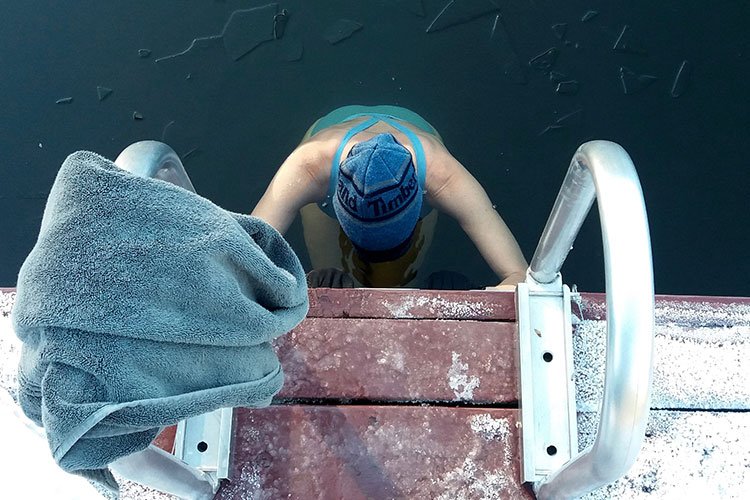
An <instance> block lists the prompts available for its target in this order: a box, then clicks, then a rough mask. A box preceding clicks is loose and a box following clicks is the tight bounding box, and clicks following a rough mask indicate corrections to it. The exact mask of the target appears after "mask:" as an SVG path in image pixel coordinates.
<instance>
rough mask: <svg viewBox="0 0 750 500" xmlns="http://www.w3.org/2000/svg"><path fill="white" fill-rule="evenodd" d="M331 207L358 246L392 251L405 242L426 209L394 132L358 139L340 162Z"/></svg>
mask: <svg viewBox="0 0 750 500" xmlns="http://www.w3.org/2000/svg"><path fill="white" fill-rule="evenodd" d="M333 208H334V210H335V212H336V218H337V219H338V220H339V223H340V224H341V228H342V229H343V230H344V232H345V233H346V235H347V236H348V237H349V239H350V240H351V241H352V243H353V244H354V245H355V246H357V247H360V248H362V249H365V250H388V249H391V248H394V247H396V246H398V245H400V244H403V243H404V242H405V240H407V239H408V238H409V237H410V235H411V234H412V232H413V231H414V227H415V226H416V224H417V221H418V220H419V214H420V211H421V210H422V192H421V190H420V189H419V183H418V181H417V174H416V169H415V168H414V162H413V160H412V157H411V153H410V152H409V150H408V149H406V148H405V147H404V146H402V145H401V144H399V142H398V141H397V140H396V139H395V138H394V137H393V136H392V135H391V134H378V135H376V136H375V137H373V138H372V139H370V140H368V141H364V142H360V143H357V144H355V145H354V147H353V148H352V149H351V150H350V151H349V155H348V156H347V157H346V159H345V160H344V161H343V162H342V163H341V166H340V169H339V175H338V185H337V187H336V196H334V199H333Z"/></svg>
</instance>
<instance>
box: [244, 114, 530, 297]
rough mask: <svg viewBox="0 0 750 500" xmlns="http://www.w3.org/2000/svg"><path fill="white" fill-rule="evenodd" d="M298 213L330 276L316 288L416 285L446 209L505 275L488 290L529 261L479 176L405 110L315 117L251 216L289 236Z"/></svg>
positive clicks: (510, 282) (514, 278) (519, 275)
mask: <svg viewBox="0 0 750 500" xmlns="http://www.w3.org/2000/svg"><path fill="white" fill-rule="evenodd" d="M298 212H299V213H300V215H301V217H302V227H303V234H304V239H305V245H306V246H307V249H308V252H309V255H310V260H311V262H312V265H313V268H314V269H315V270H317V271H318V272H323V274H324V275H325V276H327V277H326V278H324V280H323V282H319V284H318V286H366V287H378V288H396V287H406V288H414V287H416V285H417V283H418V271H419V268H420V266H421V265H422V263H423V261H424V257H425V254H426V252H427V249H428V248H429V246H430V243H431V241H432V237H433V234H434V231H435V225H436V223H437V216H438V212H442V213H445V214H447V215H449V216H451V217H453V218H454V219H456V220H457V221H458V223H459V224H460V226H461V228H462V229H463V230H464V231H465V232H466V234H467V235H468V236H469V238H470V239H471V240H472V241H473V243H474V244H475V245H476V247H477V249H478V250H479V252H480V254H481V255H482V257H483V258H484V259H485V261H486V262H487V263H488V264H489V266H490V267H491V268H492V270H493V271H494V272H495V273H496V274H497V276H498V283H499V284H498V285H497V286H494V287H488V288H502V289H511V288H513V286H514V285H515V284H516V283H519V282H521V281H523V280H524V279H525V275H526V269H527V268H528V264H527V263H526V260H525V259H524V257H523V254H522V253H521V249H520V247H519V246H518V243H517V242H516V240H515V238H514V237H513V234H512V233H511V232H510V230H509V229H508V227H507V226H506V225H505V223H504V222H503V219H502V218H501V217H500V215H499V214H498V213H497V211H496V210H495V209H494V208H493V205H492V202H491V201H490V199H489V197H488V196H487V193H486V192H485V190H484V189H483V188H482V186H481V185H480V184H479V182H478V181H477V180H476V179H475V178H474V177H473V176H472V175H471V174H470V173H469V172H468V171H467V170H466V169H465V168H464V167H463V165H461V163H459V162H458V160H456V159H455V158H454V157H453V156H452V155H451V154H450V153H449V152H448V150H447V149H446V148H445V146H444V145H443V141H442V138H441V137H440V134H439V133H438V132H437V130H435V129H434V128H433V127H432V126H431V125H430V124H429V123H427V121H425V120H424V119H423V118H422V117H420V116H419V115H417V114H416V113H414V112H412V111H409V110H408V109H405V108H400V107H396V106H345V107H342V108H338V109H336V110H334V111H332V112H331V113H329V114H328V115H326V116H324V117H323V118H321V119H319V120H318V121H316V122H315V123H314V124H313V125H312V126H311V127H310V128H309V130H308V131H307V133H306V134H305V136H304V137H303V139H302V142H301V143H300V145H299V146H298V147H297V148H296V149H295V150H294V151H293V152H292V153H291V154H290V155H289V157H288V158H287V159H286V160H285V161H284V163H283V164H282V165H281V167H280V168H279V170H278V171H277V172H276V175H275V176H274V177H273V179H272V180H271V183H270V184H269V186H268V188H267V189H266V192H265V194H264V195H263V196H262V197H261V199H260V201H259V202H258V204H257V205H256V207H255V209H254V210H253V212H252V215H254V216H256V217H259V218H261V219H263V220H264V221H266V222H267V223H268V224H270V225H272V226H273V227H274V228H276V229H277V230H278V231H279V232H280V233H282V234H284V232H285V231H286V230H287V229H288V228H289V226H290V225H291V223H292V222H293V221H294V219H295V217H296V216H297V213H298ZM323 270H326V271H323ZM326 280H327V281H331V280H333V281H334V282H335V283H334V284H331V283H328V284H325V281H326ZM313 286H314V285H313Z"/></svg>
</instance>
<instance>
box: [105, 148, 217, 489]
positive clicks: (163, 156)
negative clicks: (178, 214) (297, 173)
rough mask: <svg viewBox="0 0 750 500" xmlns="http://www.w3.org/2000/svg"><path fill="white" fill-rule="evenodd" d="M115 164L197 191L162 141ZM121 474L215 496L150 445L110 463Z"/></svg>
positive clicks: (206, 482) (204, 481)
mask: <svg viewBox="0 0 750 500" xmlns="http://www.w3.org/2000/svg"><path fill="white" fill-rule="evenodd" d="M115 165H117V166H118V167H119V168H121V169H123V170H127V171H128V172H130V173H131V174H133V175H137V176H139V177H147V178H155V179H161V180H163V181H167V182H171V183H172V184H175V185H177V186H180V187H182V188H184V189H187V190H189V191H192V192H195V188H194V187H193V183H192V182H190V178H189V177H188V175H187V172H185V168H184V167H183V166H182V162H181V161H180V157H179V156H178V155H177V153H176V152H175V151H174V150H173V149H172V148H171V147H169V146H167V145H166V144H164V143H163V142H159V141H141V142H136V143H133V144H131V145H130V146H128V147H127V148H125V149H124V150H123V151H122V153H120V155H119V156H118V157H117V159H116V160H115ZM109 467H110V468H111V469H112V470H113V471H114V472H116V473H117V474H118V475H120V476H122V477H124V478H126V479H129V480H131V481H135V482H137V483H139V484H142V485H145V486H148V487H150V488H154V489H157V490H160V491H163V492H166V493H170V494H172V495H176V496H179V497H180V498H213V497H214V494H215V493H216V490H217V488H218V480H217V479H216V478H214V477H212V476H210V475H209V474H206V473H205V472H203V471H201V470H199V469H197V468H195V467H191V466H190V465H188V464H187V463H185V462H184V461H182V460H180V459H179V458H177V457H175V456H174V455H172V454H171V453H167V452H165V451H162V450H161V449H159V448H158V447H156V446H155V445H153V444H151V445H149V447H148V448H146V449H145V450H141V451H139V452H136V453H133V454H131V455H126V456H124V457H122V458H119V459H118V460H116V461H114V462H112V463H111V464H109Z"/></svg>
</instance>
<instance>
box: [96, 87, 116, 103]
mask: <svg viewBox="0 0 750 500" xmlns="http://www.w3.org/2000/svg"><path fill="white" fill-rule="evenodd" d="M111 93H112V89H111V88H109V87H102V86H101V85H97V86H96V95H97V96H99V100H100V101H103V100H104V99H106V98H107V97H109V95H110V94H111Z"/></svg>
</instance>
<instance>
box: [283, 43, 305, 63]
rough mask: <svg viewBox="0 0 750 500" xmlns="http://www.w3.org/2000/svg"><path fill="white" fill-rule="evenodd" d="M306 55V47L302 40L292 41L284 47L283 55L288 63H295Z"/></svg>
mask: <svg viewBox="0 0 750 500" xmlns="http://www.w3.org/2000/svg"><path fill="white" fill-rule="evenodd" d="M303 53H304V46H303V45H302V42H301V41H300V40H291V41H289V42H286V43H285V44H284V46H283V47H282V50H281V54H282V58H283V59H284V60H285V61H288V62H295V61H299V60H301V59H302V54H303Z"/></svg>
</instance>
